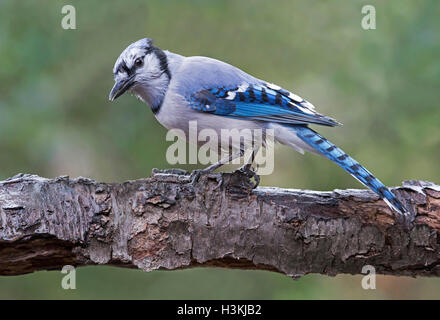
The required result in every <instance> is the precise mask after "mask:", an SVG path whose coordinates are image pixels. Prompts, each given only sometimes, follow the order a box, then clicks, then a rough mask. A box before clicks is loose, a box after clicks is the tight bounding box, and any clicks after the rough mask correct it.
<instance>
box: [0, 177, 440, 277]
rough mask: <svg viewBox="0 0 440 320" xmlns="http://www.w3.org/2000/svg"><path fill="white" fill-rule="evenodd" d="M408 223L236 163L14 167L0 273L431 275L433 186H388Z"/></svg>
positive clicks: (367, 198)
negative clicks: (257, 183)
mask: <svg viewBox="0 0 440 320" xmlns="http://www.w3.org/2000/svg"><path fill="white" fill-rule="evenodd" d="M394 192H395V194H396V195H397V196H398V197H399V198H400V199H401V200H402V201H403V202H404V203H405V204H406V206H407V207H410V208H411V210H412V214H413V217H412V218H413V222H411V223H410V224H405V223H403V222H402V221H396V220H395V215H394V214H393V213H392V212H391V211H390V209H389V208H388V207H387V206H386V204H385V203H384V202H383V201H382V200H380V199H379V198H378V197H377V196H376V195H375V194H374V193H373V192H371V191H368V190H334V191H332V192H317V191H307V190H286V189H279V188H271V187H259V188H257V189H252V182H251V181H249V179H248V178H247V177H246V176H245V175H243V174H241V173H239V172H235V173H218V174H211V175H208V176H202V177H201V178H200V180H199V181H198V182H197V183H194V184H192V183H191V180H190V176H189V175H188V174H187V173H186V172H185V171H181V170H178V169H173V170H169V171H158V170H156V171H153V175H152V176H151V177H150V178H148V179H140V180H135V181H128V182H125V183H122V184H117V183H99V182H96V181H93V180H90V179H85V178H77V179H69V178H68V177H59V178H56V179H53V180H50V179H45V178H41V177H38V176H35V175H23V174H20V175H17V176H15V177H13V178H10V179H8V180H5V181H2V182H0V274H1V275H16V274H24V273H29V272H33V271H37V270H51V269H61V268H62V266H64V265H67V264H70V265H74V266H83V265H97V264H99V265H101V264H105V265H113V266H120V267H127V268H140V269H142V270H144V271H151V270H156V269H180V268H189V267H198V266H216V267H225V268H242V269H263V270H270V271H275V272H280V273H284V274H286V275H289V276H291V277H300V276H302V275H305V274H308V273H321V274H326V275H336V274H340V273H349V274H359V273H360V272H361V270H362V267H363V266H364V265H367V264H368V265H372V266H374V267H375V268H376V272H377V273H382V274H391V275H409V276H438V275H440V240H439V237H438V233H439V232H440V186H438V185H435V184H433V183H430V182H424V181H407V182H404V184H403V186H402V187H399V188H395V189H394Z"/></svg>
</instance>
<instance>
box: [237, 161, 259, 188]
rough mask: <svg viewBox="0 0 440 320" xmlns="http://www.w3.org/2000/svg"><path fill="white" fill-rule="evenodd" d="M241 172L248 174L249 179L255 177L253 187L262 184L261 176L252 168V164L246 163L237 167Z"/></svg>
mask: <svg viewBox="0 0 440 320" xmlns="http://www.w3.org/2000/svg"><path fill="white" fill-rule="evenodd" d="M237 171H238V172H240V173H241V174H244V175H246V177H248V178H249V179H254V180H255V183H254V184H253V186H252V189H255V188H256V187H258V185H259V184H260V176H259V175H258V174H257V173H256V172H255V171H254V170H253V169H252V166H250V165H248V164H246V165H244V166H242V167H241V168H238V169H237Z"/></svg>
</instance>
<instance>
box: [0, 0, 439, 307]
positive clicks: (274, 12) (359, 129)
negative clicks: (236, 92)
mask: <svg viewBox="0 0 440 320" xmlns="http://www.w3.org/2000/svg"><path fill="white" fill-rule="evenodd" d="M66 4H71V5H74V6H75V8H76V24H77V26H76V27H77V29H76V30H64V29H62V28H61V19H62V18H63V15H62V14H61V8H62V7H63V5H66ZM366 4H372V5H374V6H375V8H376V14H377V29H376V30H369V31H366V30H363V29H362V28H361V19H362V17H363V15H362V14H361V9H362V7H363V6H364V5H366ZM439 17H440V2H439V1H437V0H426V1H411V0H404V1H402V0H393V1H379V0H377V1H374V0H368V1H360V0H358V1H318V0H314V1H311V0H301V1H293V0H288V1H278V0H276V1H267V0H246V1H244V0H242V1H215V0H209V1H201V0H200V1H177V0H176V1H113V2H112V1H106V2H104V1H97V0H92V1H91V0H71V1H38V2H37V1H31V0H24V1H14V0H0V179H5V178H7V177H10V176H13V175H15V174H16V173H18V172H26V173H35V174H38V175H41V176H46V177H55V176H58V175H70V176H71V177H76V176H86V177H90V178H93V179H96V180H100V181H108V182H110V181H119V182H122V181H124V180H128V179H136V178H140V177H145V176H149V175H150V172H151V169H152V168H154V167H157V168H167V167H170V166H169V165H168V164H167V162H166V159H165V151H166V148H167V146H168V145H169V142H166V141H165V134H166V130H165V129H164V128H162V127H161V126H160V125H159V124H158V123H157V122H156V120H155V119H154V117H153V115H152V113H151V111H150V109H149V108H148V107H147V106H146V105H144V104H142V103H141V102H140V101H138V100H137V99H135V98H134V97H131V96H129V95H126V96H123V97H121V98H120V99H118V100H117V101H116V103H110V102H109V101H108V98H107V97H108V93H109V90H110V88H111V87H112V84H113V78H112V67H113V64H114V62H115V60H116V58H117V57H118V55H119V54H120V52H121V51H122V50H123V49H124V48H125V47H126V46H127V45H128V44H129V43H131V42H133V41H135V40H138V39H140V38H143V37H151V38H153V39H154V40H155V44H156V45H158V46H159V47H161V48H163V49H169V50H170V51H175V52H178V53H180V54H183V55H206V56H210V57H214V58H218V59H221V60H224V61H226V62H229V63H231V64H233V65H236V66H238V67H240V68H242V69H243V70H245V71H246V72H248V73H251V74H253V75H254V76H257V77H259V78H262V79H265V80H267V81H270V82H274V83H277V84H278V85H280V86H282V87H284V88H286V89H289V90H294V92H296V93H297V94H299V95H301V96H303V97H305V98H306V99H308V100H309V101H311V102H312V103H313V104H314V105H315V106H317V107H318V110H319V111H321V112H322V113H324V114H327V115H329V116H331V117H334V118H336V119H337V120H339V121H340V122H342V123H344V126H343V127H340V128H333V129H332V128H317V129H318V130H319V131H320V132H321V133H323V134H324V135H326V136H327V137H328V138H329V139H331V140H332V141H334V142H335V143H336V144H338V145H341V146H343V148H344V150H345V151H347V152H348V153H350V154H351V155H352V156H354V157H355V158H357V159H358V160H360V161H361V162H362V163H363V164H365V166H366V167H367V168H371V170H372V171H373V172H374V173H375V174H376V175H377V176H378V177H380V178H381V179H382V180H383V181H384V182H385V183H386V184H388V185H391V186H393V185H398V184H400V183H401V181H403V180H408V179H424V180H430V181H434V182H437V183H439V182H440V179H439V167H438V162H439V159H440V126H439V125H440V108H439V102H438V98H439V96H440V94H439V89H440V62H439V57H440V39H439V37H440V32H439V31H440V19H439ZM275 160H276V163H275V173H273V174H272V175H270V176H265V177H263V178H262V184H263V185H273V186H281V187H291V188H310V189H316V190H331V189H334V188H360V187H361V185H359V184H358V182H357V181H355V180H354V179H353V178H352V177H351V176H350V175H348V174H346V173H345V172H344V171H343V170H341V169H340V168H338V167H337V166H336V165H334V164H332V163H331V162H330V161H327V160H325V159H323V158H320V157H316V156H314V155H305V156H301V155H300V154H298V153H295V152H294V151H292V150H290V149H288V148H285V147H278V150H277V154H276V157H275ZM185 168H186V169H193V167H189V166H187V167H185ZM62 276H63V274H61V273H60V272H57V271H52V272H37V273H34V274H29V275H24V276H14V277H0V298H9V299H10V298H42V299H44V298H65V299H73V298H122V299H124V298H140V299H142V298H156V299H166V298H170V299H171V298H174V299H177V298H198V299H204V298H211V299H215V298H231V299H234V298H244V299H247V298H248V299H253V298H261V299H272V298H278V299H292V298H293V299H296V298H317V299H326V298H327V299H333V298H367V299H370V298H415V299H417V298H440V281H439V280H438V279H426V278H425V279H424V278H420V279H411V278H405V277H399V278H397V277H384V276H381V277H378V279H377V284H376V285H377V289H376V290H368V291H366V290H363V289H362V288H361V285H360V283H361V277H360V276H350V275H341V276H337V277H334V278H330V277H326V276H321V275H308V276H305V277H303V278H301V279H299V280H295V281H294V280H292V279H290V278H287V277H285V276H282V275H278V274H273V273H269V272H263V271H237V270H222V269H192V270H182V271H171V272H168V271H157V272H151V273H144V272H141V271H137V270H124V269H118V268H110V267H87V268H80V269H79V270H78V271H77V289H76V290H63V289H61V278H62Z"/></svg>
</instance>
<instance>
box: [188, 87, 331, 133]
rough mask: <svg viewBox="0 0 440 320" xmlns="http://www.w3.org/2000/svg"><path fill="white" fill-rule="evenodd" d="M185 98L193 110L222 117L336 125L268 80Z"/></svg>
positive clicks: (295, 96) (197, 93) (303, 101)
mask: <svg viewBox="0 0 440 320" xmlns="http://www.w3.org/2000/svg"><path fill="white" fill-rule="evenodd" d="M188 100H189V102H190V106H191V107H192V108H193V109H195V110H198V111H202V112H209V113H212V114H215V115H220V116H225V117H233V118H242V119H249V120H260V121H267V122H277V123H283V124H302V125H304V124H319V125H325V126H337V125H339V123H338V122H337V121H335V120H333V119H331V118H329V117H326V116H324V115H322V114H319V113H318V112H316V111H315V108H314V106H313V105H312V104H311V103H310V102H308V101H306V100H304V99H302V98H301V97H299V96H297V95H296V94H294V93H291V92H289V91H287V90H284V89H282V88H280V87H278V86H276V85H274V84H269V83H259V84H253V85H252V84H247V83H245V84H242V85H240V86H239V87H231V88H228V87H221V88H210V89H205V90H201V91H199V92H196V93H194V94H193V95H191V96H190V97H188Z"/></svg>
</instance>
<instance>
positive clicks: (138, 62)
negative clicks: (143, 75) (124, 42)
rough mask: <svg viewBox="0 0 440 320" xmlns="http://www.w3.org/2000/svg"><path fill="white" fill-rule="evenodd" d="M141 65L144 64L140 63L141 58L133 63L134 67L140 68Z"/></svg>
mask: <svg viewBox="0 0 440 320" xmlns="http://www.w3.org/2000/svg"><path fill="white" fill-rule="evenodd" d="M143 63H144V61H142V59H141V58H137V59H136V60H135V61H134V64H135V65H136V67H140V66H142V64H143Z"/></svg>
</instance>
